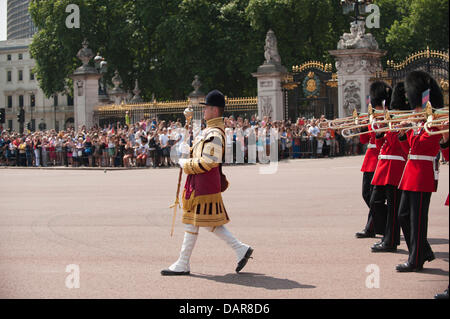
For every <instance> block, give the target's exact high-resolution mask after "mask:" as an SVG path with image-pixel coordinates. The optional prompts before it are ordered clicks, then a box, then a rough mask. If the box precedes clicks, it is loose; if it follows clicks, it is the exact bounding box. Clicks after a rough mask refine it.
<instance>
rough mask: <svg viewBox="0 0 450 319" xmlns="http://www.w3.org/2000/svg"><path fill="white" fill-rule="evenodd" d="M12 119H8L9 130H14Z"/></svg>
mask: <svg viewBox="0 0 450 319" xmlns="http://www.w3.org/2000/svg"><path fill="white" fill-rule="evenodd" d="M12 129H13V127H12V120H8V130H10V131H12Z"/></svg>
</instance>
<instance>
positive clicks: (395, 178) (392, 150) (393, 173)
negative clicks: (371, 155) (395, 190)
mask: <svg viewBox="0 0 450 319" xmlns="http://www.w3.org/2000/svg"><path fill="white" fill-rule="evenodd" d="M376 144H377V147H379V148H380V155H379V158H378V164H377V169H376V170H375V174H374V176H373V179H372V185H380V186H384V185H393V186H398V184H399V183H400V179H401V178H402V174H403V170H404V168H405V164H406V161H407V159H408V153H405V151H404V150H403V148H402V147H401V146H400V141H399V140H398V133H396V132H386V133H385V134H384V136H381V137H380V138H377V139H376ZM402 159H403V160H402Z"/></svg>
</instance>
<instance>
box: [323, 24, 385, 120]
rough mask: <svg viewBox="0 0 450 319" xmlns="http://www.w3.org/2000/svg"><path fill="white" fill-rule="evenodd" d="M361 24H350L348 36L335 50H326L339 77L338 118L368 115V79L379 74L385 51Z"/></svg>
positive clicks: (345, 34)
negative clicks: (360, 113)
mask: <svg viewBox="0 0 450 319" xmlns="http://www.w3.org/2000/svg"><path fill="white" fill-rule="evenodd" d="M364 24H365V22H364V21H358V22H357V23H356V22H352V23H351V24H350V25H351V27H350V33H344V35H343V36H341V39H340V40H339V43H338V46H337V48H338V49H337V50H331V51H329V52H330V54H331V55H333V56H334V57H335V58H336V69H337V75H338V99H339V117H346V116H349V115H351V114H352V112H353V109H356V110H357V111H358V112H363V113H365V112H367V105H366V97H367V96H368V95H369V94H370V81H369V80H370V78H371V77H373V76H374V74H375V73H376V72H377V71H382V66H381V61H380V59H381V57H383V56H384V55H385V54H386V51H384V50H379V49H378V43H377V42H376V41H375V38H374V37H373V36H372V35H371V34H370V33H365V29H364Z"/></svg>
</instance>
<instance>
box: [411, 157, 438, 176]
mask: <svg viewBox="0 0 450 319" xmlns="http://www.w3.org/2000/svg"><path fill="white" fill-rule="evenodd" d="M408 158H409V159H410V160H419V161H430V162H432V163H433V171H434V179H435V180H436V181H437V180H438V179H439V168H436V161H435V159H436V157H434V156H428V155H413V154H409V155H408Z"/></svg>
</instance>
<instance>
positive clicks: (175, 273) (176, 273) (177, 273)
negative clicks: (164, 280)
mask: <svg viewBox="0 0 450 319" xmlns="http://www.w3.org/2000/svg"><path fill="white" fill-rule="evenodd" d="M189 274H190V272H189V271H172V270H169V269H164V270H161V275H163V276H188V275H189Z"/></svg>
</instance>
